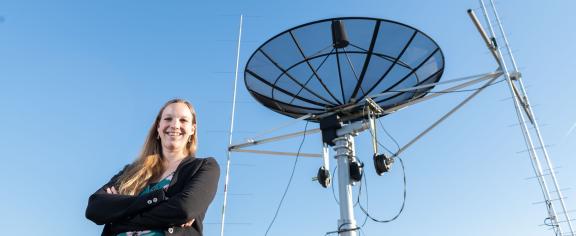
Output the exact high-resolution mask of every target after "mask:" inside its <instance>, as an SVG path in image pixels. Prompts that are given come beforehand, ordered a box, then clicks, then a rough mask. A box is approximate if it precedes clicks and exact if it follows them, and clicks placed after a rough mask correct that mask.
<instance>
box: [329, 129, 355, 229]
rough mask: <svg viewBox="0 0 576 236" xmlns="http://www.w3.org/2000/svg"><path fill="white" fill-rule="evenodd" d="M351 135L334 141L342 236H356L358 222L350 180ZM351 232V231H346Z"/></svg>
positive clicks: (339, 225) (339, 221)
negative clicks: (355, 216)
mask: <svg viewBox="0 0 576 236" xmlns="http://www.w3.org/2000/svg"><path fill="white" fill-rule="evenodd" d="M352 139H353V137H352V135H351V134H345V135H344V136H342V137H338V138H336V139H334V141H335V144H336V145H335V146H334V150H335V151H336V159H337V161H338V193H339V199H340V201H339V202H340V219H339V220H338V231H339V232H340V231H343V230H344V232H341V233H339V235H342V236H356V235H357V233H356V230H351V229H355V228H356V220H355V219H354V204H353V203H352V181H351V180H350V168H349V164H350V163H349V160H348V159H349V158H350V155H352V154H353V153H352V149H351V145H352V143H351V140H352ZM346 230H350V231H346Z"/></svg>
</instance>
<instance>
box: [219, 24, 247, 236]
mask: <svg viewBox="0 0 576 236" xmlns="http://www.w3.org/2000/svg"><path fill="white" fill-rule="evenodd" d="M241 40H242V15H240V29H239V30H238V46H237V49H236V71H235V73H234V95H233V97H232V114H231V115H230V132H229V133H228V146H230V145H232V132H233V131H234V113H235V111H236V87H237V84H238V65H239V64H240V41H241ZM231 155H232V154H231V153H230V151H227V152H226V177H225V180H224V202H223V203H222V221H221V224H220V236H224V223H225V220H226V203H227V201H228V182H229V180H230V156H231Z"/></svg>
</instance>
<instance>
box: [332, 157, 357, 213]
mask: <svg viewBox="0 0 576 236" xmlns="http://www.w3.org/2000/svg"><path fill="white" fill-rule="evenodd" d="M337 169H338V166H336V167H334V170H332V177H334V174H335V173H336V170H337ZM362 176H364V168H362ZM334 185H336V184H335V182H334V181H333V182H332V184H330V187H331V189H332V197H334V201H336V205H340V201H339V199H338V197H336V192H334ZM360 189H362V186H360ZM359 202H360V199H357V200H356V202H355V203H354V207H356V205H358V204H359Z"/></svg>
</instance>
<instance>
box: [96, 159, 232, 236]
mask: <svg viewBox="0 0 576 236" xmlns="http://www.w3.org/2000/svg"><path fill="white" fill-rule="evenodd" d="M127 167H128V166H126V167H125V168H124V169H123V170H122V171H120V172H119V173H118V174H116V175H115V176H114V177H112V179H111V180H110V181H109V182H108V183H107V184H105V185H104V186H103V187H102V188H100V189H98V191H96V192H95V193H94V194H92V195H91V196H90V198H89V200H88V207H87V208H86V218H88V219H89V220H91V221H93V222H94V223H96V224H98V225H102V224H105V226H104V230H103V231H102V235H103V236H108V235H116V234H118V233H122V232H128V231H140V230H163V231H164V233H165V235H197V236H201V235H202V229H203V224H202V222H203V221H204V217H205V215H206V211H207V210H208V206H209V205H210V202H212V200H213V199H214V196H215V195H216V190H217V188H218V179H219V177H220V167H219V166H218V163H217V162H216V160H215V159H214V158H211V157H210V158H194V157H187V158H185V159H184V160H182V162H181V163H180V165H178V167H177V168H176V172H175V173H174V178H173V179H172V182H171V183H170V185H169V187H168V189H166V190H163V189H158V190H155V191H152V192H150V193H148V194H145V195H140V196H131V195H119V194H108V193H106V188H108V187H112V186H115V187H116V189H118V184H119V183H118V182H117V181H118V178H119V177H120V175H122V173H123V172H124V170H126V168H127ZM192 219H195V220H194V223H193V224H192V226H191V227H180V225H182V224H184V223H186V222H188V221H190V220H192Z"/></svg>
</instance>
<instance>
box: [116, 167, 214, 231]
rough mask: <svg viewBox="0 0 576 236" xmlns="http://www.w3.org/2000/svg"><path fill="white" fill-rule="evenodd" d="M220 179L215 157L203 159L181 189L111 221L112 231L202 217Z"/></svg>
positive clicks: (131, 229)
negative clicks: (115, 220) (151, 205)
mask: <svg viewBox="0 0 576 236" xmlns="http://www.w3.org/2000/svg"><path fill="white" fill-rule="evenodd" d="M219 178H220V167H219V166H218V163H217V162H216V160H215V159H214V158H206V159H203V163H202V166H201V167H200V169H199V170H198V171H197V172H196V174H194V175H192V176H189V177H188V178H187V180H186V182H185V186H184V188H183V190H182V192H179V193H177V194H175V195H174V196H172V197H170V198H169V199H168V200H166V201H163V202H161V203H159V204H158V205H156V206H154V207H152V208H150V209H148V210H146V211H143V212H141V213H139V214H136V215H135V216H134V217H132V218H129V219H128V220H124V221H120V222H115V223H113V224H112V229H111V231H112V232H127V231H138V230H148V229H161V228H167V227H171V226H174V225H178V226H179V225H181V224H184V223H186V222H188V221H190V220H192V219H198V218H201V217H203V215H204V214H205V213H206V210H207V209H208V206H209V205H210V202H212V200H213V199H214V196H215V195H216V190H217V188H218V179H219Z"/></svg>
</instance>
